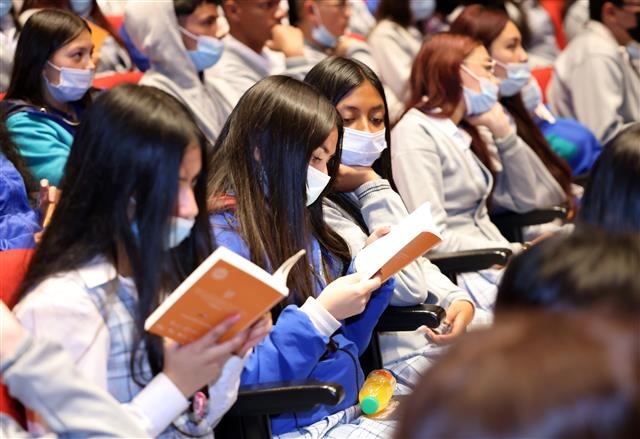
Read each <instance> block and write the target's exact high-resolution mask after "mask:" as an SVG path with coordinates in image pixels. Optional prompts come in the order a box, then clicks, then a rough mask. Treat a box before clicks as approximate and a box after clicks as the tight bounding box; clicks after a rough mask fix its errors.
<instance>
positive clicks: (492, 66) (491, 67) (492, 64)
mask: <svg viewBox="0 0 640 439" xmlns="http://www.w3.org/2000/svg"><path fill="white" fill-rule="evenodd" d="M462 64H463V65H466V66H480V67H482V68H483V69H485V70H486V71H487V72H488V73H491V74H492V75H493V74H494V73H495V71H496V60H495V59H492V60H490V61H485V62H471V61H465V62H463V63H462Z"/></svg>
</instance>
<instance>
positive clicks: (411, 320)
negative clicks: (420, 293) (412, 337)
mask: <svg viewBox="0 0 640 439" xmlns="http://www.w3.org/2000/svg"><path fill="white" fill-rule="evenodd" d="M446 315H447V312H446V311H445V310H444V308H442V307H441V306H438V305H430V304H426V303H422V304H420V305H415V306H388V307H387V309H386V310H385V311H384V313H382V315H381V316H380V320H378V325H377V326H376V331H415V330H416V329H417V328H418V327H419V326H422V325H425V326H427V327H429V328H437V327H438V326H439V325H440V321H441V320H442V319H443V318H445V317H446Z"/></svg>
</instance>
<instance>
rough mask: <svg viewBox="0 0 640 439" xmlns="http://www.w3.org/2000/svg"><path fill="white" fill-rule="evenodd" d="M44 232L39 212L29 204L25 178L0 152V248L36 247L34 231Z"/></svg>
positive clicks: (0, 249)
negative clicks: (39, 219) (37, 214)
mask: <svg viewBox="0 0 640 439" xmlns="http://www.w3.org/2000/svg"><path fill="white" fill-rule="evenodd" d="M38 231H40V225H39V224H38V218H37V216H36V213H35V212H34V211H33V210H32V209H31V206H30V205H29V199H28V198H27V191H26V189H25V187H24V181H22V177H21V176H20V174H19V173H18V171H17V170H16V168H15V167H14V166H13V164H12V163H11V162H10V161H9V160H7V158H6V157H5V156H4V155H3V154H1V153H0V251H2V250H10V249H17V248H33V247H35V245H36V243H35V241H34V239H33V234H34V233H35V232H38Z"/></svg>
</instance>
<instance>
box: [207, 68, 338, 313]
mask: <svg viewBox="0 0 640 439" xmlns="http://www.w3.org/2000/svg"><path fill="white" fill-rule="evenodd" d="M336 128H337V129H338V143H337V145H336V153H335V155H334V157H333V159H332V160H330V161H329V164H328V170H329V175H330V176H332V177H333V176H335V175H336V173H337V171H338V166H339V164H340V154H341V145H342V119H341V118H340V115H339V114H338V112H337V110H336V109H335V108H334V107H333V106H332V105H331V103H330V102H329V101H327V100H326V99H325V98H324V97H323V96H322V95H320V94H319V93H318V92H317V91H316V90H315V89H313V88H312V87H311V86H309V85H308V84H305V83H303V82H300V81H297V80H295V79H292V78H289V77H286V76H270V77H268V78H266V79H263V80H261V81H260V82H258V83H257V84H255V85H254V86H253V87H251V88H250V89H249V90H248V91H247V92H246V93H245V94H244V95H243V96H242V98H241V99H240V101H239V102H238V104H237V105H236V107H235V108H234V110H233V112H232V113H231V115H230V116H229V119H227V122H226V123H225V125H224V127H223V129H222V132H221V134H220V137H218V140H217V141H216V144H215V146H214V152H213V154H212V156H211V162H210V169H211V177H210V179H209V187H208V189H209V194H210V197H214V198H215V197H217V196H221V195H224V194H232V195H234V196H235V199H236V207H235V217H236V218H237V231H238V233H239V234H240V236H241V237H242V239H243V240H244V241H245V242H246V243H247V246H248V248H249V253H250V259H251V260H252V261H254V262H255V263H257V264H258V265H260V266H261V267H263V268H265V269H270V268H275V267H278V266H279V265H280V264H281V263H282V262H284V260H285V259H287V258H288V257H289V256H291V255H292V254H294V253H295V252H297V251H298V250H300V249H301V248H304V249H307V251H308V253H307V262H308V264H296V265H295V266H294V268H293V270H292V272H291V275H290V276H289V282H288V284H289V288H290V289H291V291H292V294H290V295H289V303H296V304H298V305H301V304H302V303H304V301H305V300H306V298H307V297H309V296H310V295H312V294H313V292H314V291H315V290H316V283H315V281H314V279H315V278H316V277H318V276H322V273H317V272H314V271H313V266H312V260H311V255H310V254H309V250H310V241H309V238H310V237H311V236H314V237H315V238H316V239H317V240H318V242H319V244H320V247H321V249H322V253H323V265H324V268H325V269H324V270H323V271H324V275H325V276H324V277H325V280H326V281H330V280H332V279H331V278H332V277H333V276H332V274H333V273H344V272H346V269H347V268H348V265H349V261H350V255H349V249H348V247H347V244H346V243H345V242H344V240H342V238H340V236H339V235H337V234H336V233H335V232H333V231H332V230H331V229H329V228H328V227H327V226H326V225H325V223H324V219H323V216H322V202H321V199H322V196H321V197H319V198H318V200H316V201H315V202H314V203H313V204H312V205H311V206H309V207H305V200H306V189H305V188H306V177H307V168H308V166H309V162H310V160H311V156H312V153H313V151H314V150H315V149H316V148H318V147H319V146H320V145H322V143H323V142H324V141H325V140H326V139H327V137H328V136H329V134H330V133H331V131H333V130H334V129H336ZM326 191H327V189H325V190H324V192H326ZM230 227H234V226H233V225H230ZM336 263H341V265H342V266H341V267H337V266H336ZM275 312H276V314H277V312H278V310H277V309H276V311H275Z"/></svg>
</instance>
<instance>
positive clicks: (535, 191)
mask: <svg viewBox="0 0 640 439" xmlns="http://www.w3.org/2000/svg"><path fill="white" fill-rule="evenodd" d="M482 133H483V137H484V138H485V141H486V142H487V145H488V147H489V150H490V152H491V153H492V155H493V157H494V160H493V162H494V166H495V168H496V178H495V181H494V189H493V195H492V197H493V198H492V201H493V202H492V207H493V208H494V209H496V210H510V211H513V212H529V211H531V210H534V209H539V208H545V207H551V206H558V205H563V204H564V203H565V201H566V195H565V193H564V191H563V190H562V187H561V186H560V184H559V183H558V182H557V181H556V180H555V178H554V177H553V175H551V173H550V172H549V170H548V169H547V167H546V166H545V164H544V163H543V162H542V160H540V158H539V157H538V155H537V154H536V153H535V152H534V151H533V150H532V149H531V147H530V146H529V145H527V144H526V143H525V142H524V140H522V139H521V138H520V137H518V136H517V135H516V134H515V133H512V134H510V135H508V136H507V137H504V138H502V139H495V138H493V137H492V136H491V135H490V133H488V130H486V129H483V130H482Z"/></svg>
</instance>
